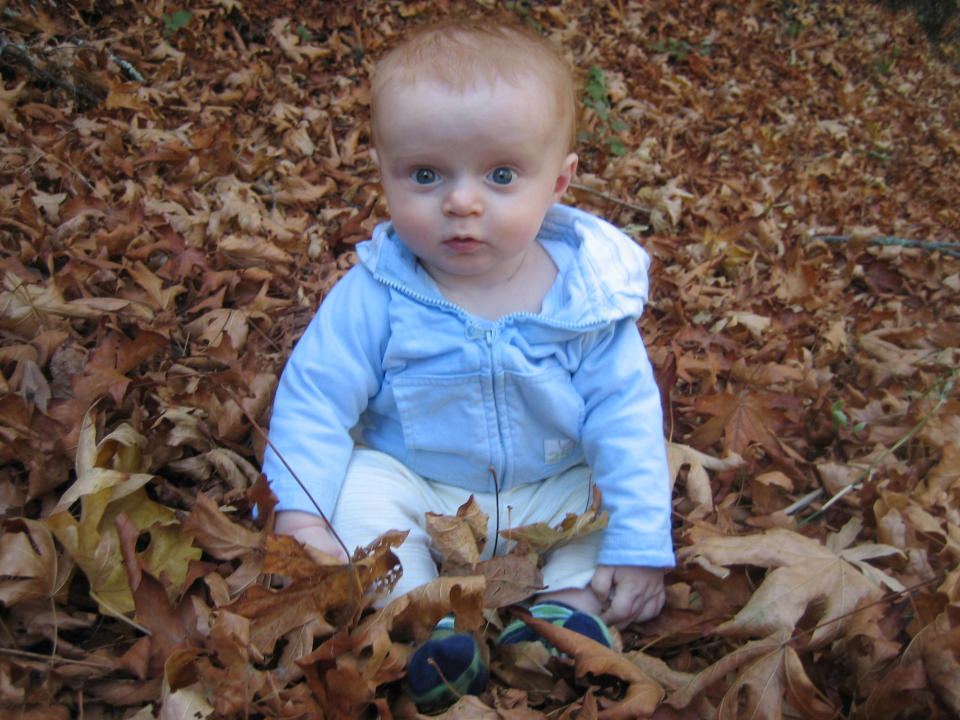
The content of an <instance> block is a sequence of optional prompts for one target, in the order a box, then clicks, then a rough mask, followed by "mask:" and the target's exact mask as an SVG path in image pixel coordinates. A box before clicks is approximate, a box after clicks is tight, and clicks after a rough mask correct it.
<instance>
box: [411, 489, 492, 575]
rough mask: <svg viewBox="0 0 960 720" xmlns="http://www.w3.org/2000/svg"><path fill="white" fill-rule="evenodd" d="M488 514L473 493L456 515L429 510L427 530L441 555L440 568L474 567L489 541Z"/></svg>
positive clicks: (445, 570) (447, 569)
mask: <svg viewBox="0 0 960 720" xmlns="http://www.w3.org/2000/svg"><path fill="white" fill-rule="evenodd" d="M488 520H489V516H488V515H487V514H486V513H485V512H483V510H481V509H480V505H479V503H477V501H476V499H475V498H474V497H473V495H471V496H470V498H469V499H468V500H467V502H465V503H464V504H463V505H461V506H460V507H459V508H457V514H456V515H453V516H451V515H440V514H438V513H432V512H428V513H426V530H427V534H428V535H429V536H430V540H431V543H432V545H433V547H434V548H435V549H436V551H437V552H438V553H439V555H440V558H441V569H442V570H443V571H444V572H449V571H451V570H452V569H454V568H472V567H473V566H475V565H476V564H477V563H478V562H479V561H480V554H481V553H482V552H483V548H484V546H485V545H486V543H487V522H488Z"/></svg>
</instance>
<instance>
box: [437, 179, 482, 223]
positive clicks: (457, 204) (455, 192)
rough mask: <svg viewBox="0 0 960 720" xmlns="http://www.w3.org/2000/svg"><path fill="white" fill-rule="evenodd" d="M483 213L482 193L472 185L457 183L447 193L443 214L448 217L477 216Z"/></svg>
mask: <svg viewBox="0 0 960 720" xmlns="http://www.w3.org/2000/svg"><path fill="white" fill-rule="evenodd" d="M482 211H483V202H482V200H481V197H480V193H479V191H478V190H477V188H476V187H474V185H473V184H472V183H466V182H463V183H457V185H456V186H454V187H453V188H451V190H450V192H449V193H447V197H446V199H445V200H444V204H443V212H444V213H446V214H448V215H477V214H479V213H481V212H482Z"/></svg>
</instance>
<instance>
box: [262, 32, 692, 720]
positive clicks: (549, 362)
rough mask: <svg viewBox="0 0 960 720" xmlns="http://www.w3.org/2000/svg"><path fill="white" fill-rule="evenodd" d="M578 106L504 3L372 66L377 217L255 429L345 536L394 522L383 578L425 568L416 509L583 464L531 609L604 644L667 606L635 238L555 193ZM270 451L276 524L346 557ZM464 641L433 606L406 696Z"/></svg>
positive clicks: (425, 542)
mask: <svg viewBox="0 0 960 720" xmlns="http://www.w3.org/2000/svg"><path fill="white" fill-rule="evenodd" d="M574 116H575V93H574V87H573V82H572V77H571V72H570V70H569V68H568V67H567V65H566V63H565V62H564V60H563V59H562V57H561V56H559V55H558V54H557V52H556V51H555V50H554V49H553V47H552V46H551V45H550V44H549V43H548V42H546V41H545V40H543V39H542V38H540V37H539V36H537V35H536V34H534V33H532V32H528V31H527V30H526V29H525V28H521V27H516V26H514V25H511V24H505V23H501V22H498V21H490V20H485V21H456V22H448V23H444V24H441V25H437V26H432V27H429V28H427V29H424V30H421V31H419V32H417V33H416V34H415V35H414V36H413V37H411V38H409V39H408V40H407V41H405V42H404V43H403V44H401V45H400V46H399V47H397V48H396V49H394V50H393V51H392V52H390V53H389V54H388V55H387V56H386V57H385V58H384V59H383V60H382V61H381V62H380V63H379V65H378V66H377V69H376V75H375V78H374V81H373V87H372V126H373V145H374V148H373V149H372V150H371V157H372V159H373V161H374V162H375V164H376V166H377V168H378V169H379V172H380V178H381V182H382V185H383V190H384V193H385V195H386V200H387V204H388V207H389V211H390V216H391V221H390V222H387V223H383V224H381V225H379V226H378V227H377V228H376V229H375V230H374V233H373V237H372V239H371V240H369V241H367V242H364V243H361V244H359V245H358V246H357V255H358V257H359V263H358V264H357V266H356V267H354V268H352V269H351V270H350V271H349V272H348V273H347V274H346V275H345V276H344V277H343V279H342V280H341V281H340V282H339V283H338V284H337V285H336V286H335V287H334V288H333V290H332V291H331V292H330V293H329V295H328V296H327V297H326V299H325V300H324V302H323V303H322V305H321V307H320V308H319V310H318V312H317V314H316V316H315V317H314V318H313V320H312V322H311V323H310V325H309V326H308V327H307V329H306V331H305V332H304V334H303V336H302V338H301V339H300V341H299V342H298V344H297V346H296V348H295V350H294V352H293V354H292V355H291V357H290V360H289V362H288V363H287V366H286V368H285V369H284V372H283V376H282V378H281V380H280V385H279V388H278V390H277V394H276V398H275V401H274V409H273V417H272V420H271V424H270V439H271V441H272V443H273V445H274V446H275V447H276V448H277V450H278V451H279V453H280V454H281V455H282V456H283V457H284V459H285V460H286V461H287V462H288V463H289V465H290V466H291V467H292V468H293V470H294V471H295V472H296V473H297V475H298V476H299V477H300V478H301V479H302V480H303V481H304V482H305V483H306V484H307V487H308V488H309V490H310V494H311V495H312V496H313V497H314V498H315V499H316V501H317V502H318V504H319V506H320V507H321V508H322V509H323V511H324V513H325V514H326V516H327V517H328V518H330V519H331V522H332V524H333V526H334V527H335V528H336V531H337V533H338V534H339V535H340V536H341V537H342V538H343V540H344V542H345V543H346V545H347V546H348V547H351V548H352V547H356V546H358V545H365V544H367V543H368V542H370V541H371V540H373V539H374V538H375V537H377V536H378V535H380V534H381V533H383V532H385V531H386V530H389V529H391V528H396V529H401V530H409V531H410V533H409V535H408V537H407V540H406V542H405V543H404V544H403V545H402V546H401V547H400V548H399V549H398V551H397V555H398V556H399V558H400V561H401V564H402V569H403V575H402V577H401V579H400V581H399V583H398V585H397V587H396V589H395V591H394V592H395V593H402V592H406V591H408V590H410V589H411V588H413V587H416V586H417V585H420V584H423V583H425V582H429V581H430V580H432V579H433V578H435V577H436V576H437V566H436V562H435V559H434V557H433V556H432V554H431V548H430V540H429V537H428V535H427V534H426V531H425V529H424V525H425V518H424V514H425V513H426V512H428V511H432V512H437V513H445V514H454V513H455V512H456V508H457V507H458V506H459V505H460V504H462V503H463V502H465V501H466V500H467V499H468V498H469V496H470V495H471V494H472V495H474V496H475V498H476V500H477V501H478V502H479V503H480V505H481V507H482V508H483V509H484V510H485V511H486V512H487V513H488V515H490V517H491V518H492V520H491V525H493V524H494V523H495V522H496V523H497V525H498V526H499V527H502V528H503V527H508V526H519V525H525V524H528V523H532V522H546V523H550V524H555V523H557V522H559V521H560V520H562V519H563V518H564V517H565V516H566V514H567V513H570V512H574V513H581V512H583V511H584V510H585V509H586V508H587V507H588V506H589V505H590V502H591V498H592V486H593V485H594V484H595V485H596V486H597V487H598V488H599V489H600V490H601V493H602V498H603V506H604V509H606V510H607V511H608V512H609V515H610V522H609V525H608V527H607V528H606V529H604V530H603V531H599V532H595V533H591V534H589V535H587V536H585V537H582V538H579V539H575V540H573V541H571V542H568V543H567V544H565V545H562V546H561V547H559V548H557V549H555V550H554V551H553V552H552V553H551V554H550V555H549V556H548V557H547V559H546V562H545V565H544V568H543V574H544V584H545V586H546V589H545V591H544V592H542V593H541V594H540V595H539V596H538V597H537V598H536V601H535V603H534V605H533V606H532V608H531V612H532V614H533V615H534V616H537V617H541V618H545V619H548V620H549V621H551V622H555V623H558V624H562V625H565V626H566V627H569V628H572V629H575V630H578V631H579V632H582V633H584V634H586V635H588V636H590V637H592V638H593V639H596V640H599V641H600V642H605V643H607V644H609V642H610V640H609V634H608V630H607V627H606V625H605V623H606V624H611V625H617V626H620V627H623V626H625V625H627V624H629V623H631V622H634V621H638V620H645V619H649V618H651V617H653V616H655V615H657V614H658V613H659V612H660V610H661V608H662V606H663V602H664V589H663V572H664V568H667V567H670V566H672V565H673V562H674V556H673V549H672V544H671V533H670V485H669V478H668V470H667V462H666V452H665V446H664V440H663V421H662V416H661V409H660V397H659V393H658V390H657V386H656V384H655V382H654V377H653V373H652V370H651V366H650V362H649V360H648V358H647V355H646V352H645V350H644V346H643V342H642V340H641V337H640V334H639V332H638V330H637V325H636V322H637V318H638V316H639V315H640V314H641V312H642V310H643V305H644V302H645V301H646V298H647V268H648V265H649V259H648V257H647V255H646V253H645V252H644V251H643V250H642V249H641V248H640V247H639V246H637V245H636V243H634V242H633V241H632V240H631V239H630V238H628V237H627V236H625V235H624V234H623V233H621V232H620V231H618V230H617V229H616V228H614V227H613V226H611V225H610V224H608V223H606V222H605V221H603V220H600V219H599V218H597V217H594V216H592V215H590V214H587V213H585V212H582V211H579V210H575V209H573V208H570V207H567V206H563V205H559V204H557V203H558V202H559V201H560V199H561V198H562V197H563V195H564V192H565V191H566V189H567V187H568V186H569V184H570V181H571V179H572V178H573V175H574V172H575V170H576V167H577V155H576V154H575V153H573V152H572V147H573V143H574V138H575V131H574V125H575V122H574ZM263 471H264V473H265V474H266V476H267V478H268V479H269V480H270V482H271V484H272V487H273V490H274V492H275V493H276V494H277V497H278V498H279V505H278V506H277V509H278V515H277V530H278V531H279V532H284V533H289V534H291V535H293V536H294V537H296V538H298V539H299V540H301V541H303V542H305V543H308V544H310V545H312V546H314V547H316V548H318V549H319V550H321V551H324V552H326V553H329V554H331V555H334V556H337V557H340V558H344V554H343V550H342V549H341V546H340V544H339V543H338V542H337V541H336V540H335V539H334V538H333V536H332V535H331V534H330V528H329V527H328V526H327V525H326V523H325V522H324V520H323V519H321V518H320V517H319V516H318V515H316V514H315V513H314V511H313V504H312V503H311V501H310V499H309V498H308V497H307V495H306V494H305V493H304V492H303V490H302V489H301V488H300V486H299V485H298V484H297V483H296V482H295V481H294V480H293V478H292V477H291V475H290V473H289V472H288V471H287V470H286V469H285V467H284V466H283V464H282V463H281V462H280V460H279V458H278V457H277V455H276V454H275V453H274V452H273V451H271V450H268V451H267V453H266V456H265V458H264V465H263ZM492 534H493V528H491V535H492ZM489 545H493V543H489ZM503 546H504V543H500V547H501V548H502V547H503ZM525 630H526V628H525V626H522V625H521V626H519V627H518V626H517V625H516V624H515V625H514V626H510V627H508V628H507V630H506V631H505V632H504V636H503V637H502V638H501V642H514V641H516V640H519V639H528V638H532V637H533V636H532V634H529V633H525V632H524V631H525ZM477 657H478V656H477V653H476V646H475V643H474V640H473V638H472V636H469V635H463V634H456V633H454V632H453V631H452V624H451V623H450V622H449V620H448V621H446V622H445V623H441V625H440V626H438V629H437V631H436V632H435V636H434V638H433V639H431V640H430V641H429V642H428V643H427V644H426V645H424V646H422V647H421V648H420V649H419V650H418V651H417V653H415V655H414V657H413V660H412V661H411V663H410V665H409V666H408V677H409V681H408V686H409V688H410V692H411V695H412V696H413V697H414V699H415V700H416V701H417V703H418V705H419V706H420V707H421V709H428V710H429V709H436V708H438V707H443V706H444V705H445V704H449V702H451V701H452V700H453V699H455V697H456V694H454V693H453V691H454V690H455V691H456V693H465V692H478V691H479V690H480V689H482V687H483V686H484V684H485V682H486V669H485V667H484V666H483V665H482V663H478V661H477ZM438 667H439V669H440V671H441V674H438V672H437V668H438ZM451 688H452V689H451Z"/></svg>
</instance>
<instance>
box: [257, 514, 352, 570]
mask: <svg viewBox="0 0 960 720" xmlns="http://www.w3.org/2000/svg"><path fill="white" fill-rule="evenodd" d="M275 529H276V532H278V533H280V534H282V535H292V536H293V537H294V538H296V539H297V540H299V541H300V542H302V543H305V544H306V545H308V546H309V547H308V549H309V548H315V549H317V550H319V551H320V552H323V553H326V554H327V555H332V556H333V557H334V558H336V559H337V560H339V561H340V562H347V560H348V558H347V554H346V553H345V552H344V550H343V547H341V545H340V543H339V542H337V539H336V538H335V537H334V536H333V531H332V530H331V529H330V526H329V525H327V523H326V521H325V520H324V519H323V518H322V517H320V516H319V515H314V514H312V513H308V512H300V511H298V510H284V511H282V512H278V513H277V522H276V525H275Z"/></svg>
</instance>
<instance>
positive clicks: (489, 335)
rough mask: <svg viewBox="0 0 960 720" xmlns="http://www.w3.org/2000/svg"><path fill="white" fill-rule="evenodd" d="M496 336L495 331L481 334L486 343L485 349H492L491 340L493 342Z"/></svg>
mask: <svg viewBox="0 0 960 720" xmlns="http://www.w3.org/2000/svg"><path fill="white" fill-rule="evenodd" d="M496 335H497V333H496V331H495V330H487V331H486V332H485V333H484V334H483V338H484V340H486V341H487V347H492V346H493V340H494V338H495V337H496Z"/></svg>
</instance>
